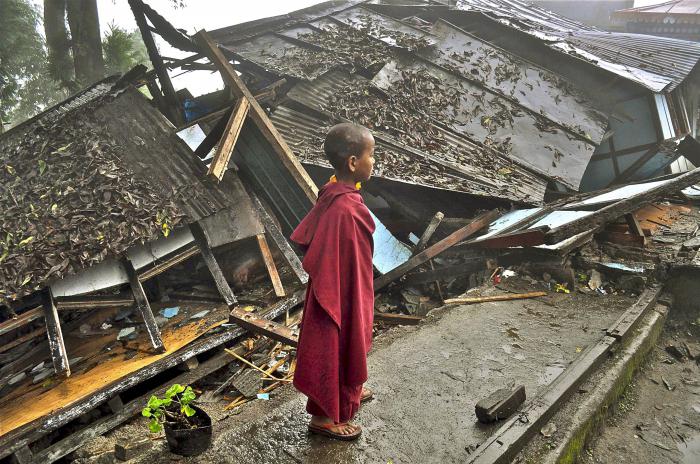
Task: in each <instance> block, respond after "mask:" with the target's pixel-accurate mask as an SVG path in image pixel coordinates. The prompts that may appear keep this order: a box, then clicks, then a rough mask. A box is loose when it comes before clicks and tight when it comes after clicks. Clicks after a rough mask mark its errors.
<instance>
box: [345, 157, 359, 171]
mask: <svg viewBox="0 0 700 464" xmlns="http://www.w3.org/2000/svg"><path fill="white" fill-rule="evenodd" d="M356 164H357V156H355V155H351V156H348V163H347V167H348V172H355V169H356V166H355V165H356Z"/></svg>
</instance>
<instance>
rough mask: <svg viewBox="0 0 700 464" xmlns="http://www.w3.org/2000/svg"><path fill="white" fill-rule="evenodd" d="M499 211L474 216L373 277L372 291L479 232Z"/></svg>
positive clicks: (379, 288)
mask: <svg viewBox="0 0 700 464" xmlns="http://www.w3.org/2000/svg"><path fill="white" fill-rule="evenodd" d="M498 215H499V213H498V211H497V210H493V211H489V212H487V213H484V214H482V215H481V216H478V217H477V218H475V219H474V220H473V221H472V222H470V223H469V224H467V225H466V226H464V227H462V228H461V229H459V230H456V231H455V232H453V233H452V234H450V235H449V236H447V237H445V238H444V239H442V240H440V241H439V242H437V243H435V244H434V245H432V246H430V247H428V248H426V249H425V250H423V251H421V252H420V253H418V254H417V255H415V256H413V257H412V258H410V259H409V260H408V261H406V262H405V263H403V264H401V265H399V266H398V267H396V268H395V269H392V270H391V271H389V272H387V273H386V274H384V275H382V276H380V277H377V278H376V279H374V291H375V292H376V291H378V290H381V289H382V288H384V287H386V286H387V285H388V284H390V283H391V282H393V281H394V280H396V279H398V278H400V277H401V276H402V275H404V274H406V273H407V272H408V271H410V270H413V269H415V268H417V267H418V266H420V265H421V264H423V263H426V262H427V261H428V260H430V259H432V258H434V257H435V256H437V255H438V254H440V253H442V252H443V251H445V250H447V249H448V248H450V247H451V246H453V245H456V244H457V243H459V242H461V241H462V240H465V239H467V238H469V237H471V236H472V235H474V234H476V233H477V232H479V231H480V230H481V229H483V228H484V227H486V226H488V225H489V224H490V223H491V222H492V221H493V220H494V219H496V218H497V217H498Z"/></svg>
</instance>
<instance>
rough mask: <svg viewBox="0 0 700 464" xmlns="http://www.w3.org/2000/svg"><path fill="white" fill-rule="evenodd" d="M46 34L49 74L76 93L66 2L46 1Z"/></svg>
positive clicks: (60, 0) (64, 0)
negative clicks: (67, 26)
mask: <svg viewBox="0 0 700 464" xmlns="http://www.w3.org/2000/svg"><path fill="white" fill-rule="evenodd" d="M44 32H45V33H46V45H47V47H48V50H49V72H50V74H51V77H53V78H54V79H56V80H57V81H58V82H59V83H60V84H61V86H63V87H65V88H67V89H69V90H71V91H75V90H77V89H76V83H75V77H74V76H75V73H74V66H73V60H72V59H71V56H70V46H71V43H70V38H69V37H68V29H67V28H66V0H44Z"/></svg>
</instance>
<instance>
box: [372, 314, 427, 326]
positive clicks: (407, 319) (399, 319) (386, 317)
mask: <svg viewBox="0 0 700 464" xmlns="http://www.w3.org/2000/svg"><path fill="white" fill-rule="evenodd" d="M374 320H375V321H379V322H385V323H387V324H392V325H418V324H420V321H422V320H423V318H422V317H420V316H408V315H406V314H394V313H380V312H379V311H375V312H374Z"/></svg>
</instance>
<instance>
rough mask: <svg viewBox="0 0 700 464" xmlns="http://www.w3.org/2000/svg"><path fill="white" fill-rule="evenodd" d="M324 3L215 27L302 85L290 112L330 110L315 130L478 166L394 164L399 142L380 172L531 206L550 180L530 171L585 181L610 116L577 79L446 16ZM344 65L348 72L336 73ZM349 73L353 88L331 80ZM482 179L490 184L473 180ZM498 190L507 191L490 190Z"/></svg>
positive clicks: (231, 45)
mask: <svg viewBox="0 0 700 464" xmlns="http://www.w3.org/2000/svg"><path fill="white" fill-rule="evenodd" d="M324 5H326V6H325V7H323V5H321V6H317V7H316V9H315V10H314V12H309V11H308V10H302V11H304V13H302V12H298V13H297V14H296V16H295V14H294V13H292V14H290V15H287V16H285V17H280V18H275V19H274V20H272V19H270V20H269V21H268V22H266V23H264V24H262V23H261V27H260V28H258V29H257V34H255V33H254V32H253V28H251V27H250V25H247V24H243V25H238V26H234V27H230V28H225V29H222V30H219V31H214V32H212V36H213V37H214V39H215V40H216V41H217V42H218V43H219V44H220V45H221V46H222V47H223V48H224V49H225V50H227V51H228V52H229V53H230V56H232V57H234V58H235V59H237V60H240V61H242V62H244V63H246V64H248V65H250V64H253V65H255V66H257V67H259V68H261V69H262V70H264V72H269V73H273V74H274V75H276V76H278V77H279V76H286V77H288V78H290V79H291V80H292V81H294V82H296V83H297V85H296V87H293V88H292V90H291V92H290V94H289V95H290V98H291V99H292V100H295V103H296V106H294V108H293V109H294V110H296V111H301V112H305V113H307V114H308V113H309V111H308V109H313V110H316V111H319V110H320V111H323V112H325V118H321V119H325V120H326V121H325V124H324V125H319V124H318V123H319V118H318V117H316V118H315V120H314V121H311V120H309V121H307V122H308V123H309V124H311V126H307V127H308V128H309V129H310V130H309V132H315V133H316V134H320V133H322V130H323V129H324V128H325V126H330V125H332V124H333V123H334V122H338V121H339V120H343V119H350V120H354V121H356V122H359V123H363V124H365V125H368V126H369V127H371V128H372V129H373V130H374V131H375V132H376V133H377V134H378V135H379V137H380V138H381V137H383V136H387V137H390V138H393V139H394V140H397V141H399V142H400V143H401V144H403V145H404V147H402V148H408V147H410V148H412V149H415V150H418V151H420V152H423V154H426V153H427V154H428V155H435V156H437V157H439V158H442V159H449V158H450V157H452V158H453V161H454V163H453V164H454V166H457V167H458V169H459V170H461V171H463V172H466V171H471V172H472V174H473V175H472V176H471V177H469V176H467V177H464V176H463V179H464V181H463V182H462V185H461V186H459V185H456V184H455V179H452V180H450V179H445V178H443V179H437V178H436V176H435V175H433V174H434V173H430V172H429V173H428V174H430V175H428V176H425V178H424V176H423V173H422V172H419V173H417V175H412V174H414V173H412V172H407V171H406V169H403V168H404V166H406V165H410V166H412V167H413V168H414V169H415V168H416V167H418V166H420V165H421V161H420V157H421V156H422V155H419V154H413V155H411V154H410V151H411V150H410V149H408V150H403V151H404V152H409V154H408V155H407V158H406V162H407V164H406V163H404V164H401V163H399V164H395V163H394V162H393V160H394V159H400V158H401V156H398V155H399V152H400V151H401V150H399V151H393V152H390V153H389V154H388V155H387V156H388V157H389V158H390V159H391V161H390V162H386V163H382V160H381V152H380V163H379V164H380V167H381V165H382V164H383V165H384V168H385V169H382V170H381V171H380V175H382V176H385V177H388V178H392V179H403V178H406V177H409V178H413V179H412V180H414V181H415V182H417V183H421V184H423V185H427V186H431V187H437V188H443V187H445V186H448V187H447V188H451V189H455V190H461V191H464V192H466V193H472V194H474V195H485V194H486V195H489V196H496V197H499V198H504V199H509V200H516V201H519V202H525V203H533V202H538V201H540V200H541V199H542V197H541V196H540V194H541V193H543V187H544V182H543V180H538V178H537V177H536V176H533V175H532V173H531V172H535V173H537V174H539V175H540V176H542V177H544V178H547V179H555V180H557V181H559V182H562V183H563V184H565V185H568V186H570V187H571V188H574V189H577V188H578V186H579V183H580V180H581V177H582V176H583V173H584V172H585V168H586V166H587V164H588V161H589V159H590V157H591V156H592V154H593V151H594V150H595V148H596V146H597V143H599V142H600V140H601V138H602V137H603V134H604V132H605V127H606V124H607V121H606V118H605V117H604V115H603V114H602V113H600V112H598V111H597V110H596V109H595V107H594V106H593V105H592V103H591V102H588V101H587V100H586V98H585V97H584V96H583V95H582V94H580V93H579V92H577V90H576V89H575V88H574V87H573V86H572V85H571V84H570V83H568V82H567V81H565V80H564V79H562V78H561V77H560V76H558V75H556V74H554V73H552V72H550V71H547V70H545V69H544V68H541V67H539V66H537V65H534V64H532V63H529V62H527V61H524V60H522V59H521V58H519V57H517V56H515V55H512V54H510V53H509V52H507V51H505V50H501V49H499V48H497V47H495V46H493V45H492V44H489V43H487V42H485V41H483V40H480V39H478V38H477V37H474V36H472V35H470V34H469V33H468V32H466V31H463V30H461V29H459V28H458V27H456V26H454V25H452V24H450V23H448V22H447V21H442V20H440V21H437V22H436V23H434V24H432V25H430V24H428V25H425V24H424V25H422V27H420V28H419V27H417V26H414V25H412V24H410V23H409V22H407V21H400V20H397V19H394V18H391V17H389V16H385V15H383V14H380V13H377V12H376V11H373V10H371V9H369V8H368V7H365V6H364V5H355V4H354V2H346V6H345V8H340V5H339V3H338V2H336V3H333V4H324ZM441 8H442V9H441V10H440V11H446V10H445V9H444V6H442V7H441ZM338 69H343V70H344V71H343V72H342V73H334V72H333V71H335V70H338ZM348 70H350V71H351V72H352V73H353V74H352V75H353V78H354V79H356V82H355V83H353V85H348V84H349V83H348V82H346V83H345V85H335V86H332V85H331V88H328V85H329V83H334V82H336V81H338V78H337V77H336V76H338V75H340V74H345V75H348V74H349V73H348ZM261 72H262V71H261ZM358 86H359V87H358ZM360 87H361V88H362V91H361V92H358V89H359V88H360ZM297 89H302V90H299V91H297ZM321 99H322V100H323V101H321ZM299 104H301V106H303V107H305V108H302V109H300V107H299ZM283 105H284V106H290V107H291V106H292V105H291V104H289V103H288V102H287V103H283ZM574 115H577V116H574ZM282 119H284V118H282ZM311 119H314V118H311ZM314 124H316V125H314ZM445 133H449V134H450V135H451V140H450V138H448V137H443V135H444V134H445ZM285 135H287V136H288V137H289V135H290V134H285ZM292 135H293V134H292ZM455 140H460V142H458V143H457V144H456V145H455V143H454V142H455ZM466 147H469V148H468V149H467V148H466ZM312 148H313V150H307V155H303V156H304V157H305V159H306V160H307V161H310V159H311V158H314V157H315V159H317V161H318V163H321V164H323V160H322V155H321V153H320V150H319V148H320V144H319V143H318V141H314V142H313V146H312ZM455 153H456V154H458V156H456V157H455V156H454V155H455ZM423 158H426V159H429V158H430V156H427V157H425V156H423ZM523 168H525V169H523ZM476 171H479V172H476ZM528 171H531V172H528ZM453 173H454V170H452V173H451V174H453ZM504 173H507V174H508V176H504ZM511 175H512V176H514V177H517V178H520V179H526V183H527V184H530V185H537V184H538V183H539V184H540V187H539V188H537V189H536V190H539V192H540V194H537V192H533V191H532V189H528V191H518V190H519V186H518V185H517V184H518V183H519V182H511V180H512V179H510V177H511ZM484 180H485V181H486V184H487V185H491V186H492V187H491V188H486V190H485V189H484V188H483V187H482V186H481V185H478V183H479V182H482V183H483V181H484ZM467 181H469V182H467ZM474 182H476V183H477V184H474ZM493 187H496V190H501V193H498V194H496V195H494V194H493V190H494V188H493ZM503 187H507V188H503ZM489 190H490V191H489ZM533 194H534V195H533Z"/></svg>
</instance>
